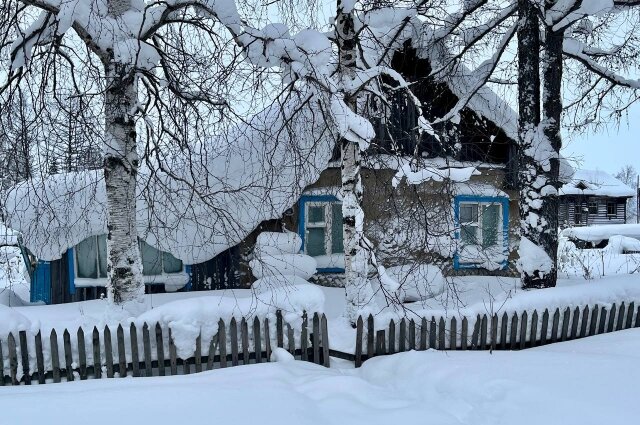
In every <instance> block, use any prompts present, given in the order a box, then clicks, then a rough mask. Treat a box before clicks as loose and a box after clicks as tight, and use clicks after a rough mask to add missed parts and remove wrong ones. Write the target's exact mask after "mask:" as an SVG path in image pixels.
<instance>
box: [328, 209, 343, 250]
mask: <svg viewBox="0 0 640 425" xmlns="http://www.w3.org/2000/svg"><path fill="white" fill-rule="evenodd" d="M331 252H332V253H334V254H335V253H338V252H344V242H343V237H342V204H335V203H334V204H331Z"/></svg>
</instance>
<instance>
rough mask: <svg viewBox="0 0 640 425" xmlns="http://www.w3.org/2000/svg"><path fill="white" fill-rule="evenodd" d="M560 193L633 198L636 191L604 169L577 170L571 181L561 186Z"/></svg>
mask: <svg viewBox="0 0 640 425" xmlns="http://www.w3.org/2000/svg"><path fill="white" fill-rule="evenodd" d="M559 194H560V195H592V196H610V197H616V198H631V197H633V196H634V194H635V192H634V190H633V189H631V188H630V187H629V186H627V185H626V184H624V183H623V182H621V181H620V180H618V179H616V178H615V177H613V176H611V175H610V174H608V173H605V172H604V171H601V170H576V171H575V173H574V175H573V178H572V179H571V181H570V182H568V183H567V184H565V185H564V186H562V187H561V188H560V191H559Z"/></svg>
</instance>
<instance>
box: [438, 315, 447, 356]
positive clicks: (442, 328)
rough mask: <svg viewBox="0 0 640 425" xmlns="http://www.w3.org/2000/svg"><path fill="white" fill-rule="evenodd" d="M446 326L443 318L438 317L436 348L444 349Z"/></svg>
mask: <svg viewBox="0 0 640 425" xmlns="http://www.w3.org/2000/svg"><path fill="white" fill-rule="evenodd" d="M446 327H447V325H446V324H445V322H444V318H442V317H440V320H439V321H438V350H445V349H446V348H447V347H446V342H445V331H446V329H445V328H446Z"/></svg>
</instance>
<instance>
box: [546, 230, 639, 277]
mask: <svg viewBox="0 0 640 425" xmlns="http://www.w3.org/2000/svg"><path fill="white" fill-rule="evenodd" d="M629 251H630V252H635V251H640V241H638V240H636V239H633V238H629V237H625V236H619V235H616V236H611V237H610V238H609V243H608V245H607V246H606V247H604V248H602V249H579V248H577V247H576V245H575V244H574V243H573V242H571V241H570V240H569V239H567V238H566V237H561V238H560V242H559V245H558V271H559V273H560V274H562V275H565V276H582V277H584V278H585V279H587V280H590V279H596V278H599V277H603V276H611V275H615V274H627V273H628V274H632V273H639V272H640V254H638V253H633V254H625V252H629Z"/></svg>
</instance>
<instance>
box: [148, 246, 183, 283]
mask: <svg viewBox="0 0 640 425" xmlns="http://www.w3.org/2000/svg"><path fill="white" fill-rule="evenodd" d="M140 254H141V255H142V274H143V275H145V276H156V275H159V274H163V273H179V272H181V271H182V261H180V260H178V259H177V258H176V257H174V256H173V255H171V254H169V253H168V252H163V251H159V250H157V249H155V248H154V247H152V246H151V245H149V244H148V243H146V242H145V241H143V240H140Z"/></svg>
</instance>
